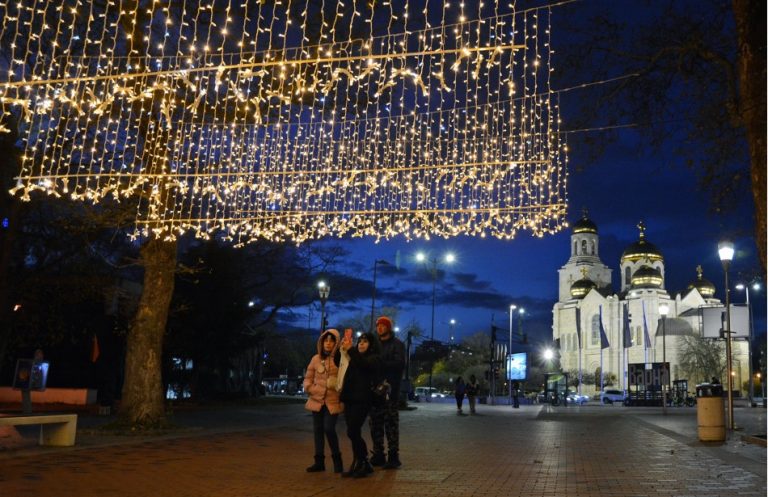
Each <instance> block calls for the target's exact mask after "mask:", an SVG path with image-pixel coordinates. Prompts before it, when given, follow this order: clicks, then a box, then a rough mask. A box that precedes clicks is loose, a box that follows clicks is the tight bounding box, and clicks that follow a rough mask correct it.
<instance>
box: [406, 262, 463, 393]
mask: <svg viewBox="0 0 768 497" xmlns="http://www.w3.org/2000/svg"><path fill="white" fill-rule="evenodd" d="M416 260H417V261H419V262H423V263H424V264H425V266H426V263H427V261H429V262H431V263H432V265H431V267H429V268H428V270H429V272H430V274H431V275H432V326H431V328H430V330H431V331H430V333H429V340H430V342H431V343H430V345H431V348H432V353H433V354H434V347H435V288H436V285H437V257H433V258H432V259H428V258H427V256H426V254H424V252H419V253H417V254H416ZM444 260H445V262H446V263H447V264H451V263H453V261H455V260H456V258H455V257H454V255H453V254H451V253H450V252H449V253H447V254H445V258H444ZM434 363H435V358H434V357H432V358H431V360H430V361H429V394H428V395H427V399H429V398H430V396H431V395H432V369H433V367H434Z"/></svg>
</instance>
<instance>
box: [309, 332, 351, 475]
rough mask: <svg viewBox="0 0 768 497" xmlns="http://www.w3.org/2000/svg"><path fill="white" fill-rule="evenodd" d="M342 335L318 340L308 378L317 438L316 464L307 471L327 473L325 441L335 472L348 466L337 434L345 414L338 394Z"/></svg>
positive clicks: (321, 335)
mask: <svg viewBox="0 0 768 497" xmlns="http://www.w3.org/2000/svg"><path fill="white" fill-rule="evenodd" d="M339 345H340V340H339V332H338V331H337V330H335V329H333V328H331V329H328V330H325V331H324V332H323V333H321V334H320V338H318V340H317V354H315V355H314V356H312V359H311V360H310V361H309V365H308V366H307V372H306V374H305V375H304V391H305V392H307V394H308V396H309V398H308V399H307V403H306V404H305V406H304V407H305V408H306V409H308V410H309V411H312V431H313V433H314V437H315V463H314V464H313V465H312V466H310V467H308V468H307V471H308V472H310V473H314V472H317V471H325V440H328V448H329V449H330V450H331V458H332V459H333V471H334V472H335V473H341V472H342V471H343V470H344V465H343V463H342V460H341V451H340V450H339V437H338V435H336V420H337V419H338V417H339V414H340V413H341V412H342V411H344V405H343V404H342V403H341V400H340V396H339V392H338V374H339V362H338V358H337V351H338V349H339Z"/></svg>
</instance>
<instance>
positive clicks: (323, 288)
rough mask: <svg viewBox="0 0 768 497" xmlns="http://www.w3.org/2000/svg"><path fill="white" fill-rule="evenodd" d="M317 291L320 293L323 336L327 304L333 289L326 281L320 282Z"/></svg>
mask: <svg viewBox="0 0 768 497" xmlns="http://www.w3.org/2000/svg"><path fill="white" fill-rule="evenodd" d="M317 290H318V292H319V293H320V334H322V333H323V331H325V330H324V328H325V303H326V302H327V301H328V295H330V293H331V287H330V285H327V284H326V283H325V281H318V282H317Z"/></svg>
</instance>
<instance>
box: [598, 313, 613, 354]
mask: <svg viewBox="0 0 768 497" xmlns="http://www.w3.org/2000/svg"><path fill="white" fill-rule="evenodd" d="M599 324H600V349H601V350H602V349H607V348H608V347H610V346H611V344H610V343H608V335H606V334H605V327H604V326H603V306H600V323H599Z"/></svg>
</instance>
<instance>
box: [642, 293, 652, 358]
mask: <svg viewBox="0 0 768 497" xmlns="http://www.w3.org/2000/svg"><path fill="white" fill-rule="evenodd" d="M643 334H644V335H645V348H646V349H650V348H651V335H649V334H648V320H647V319H646V317H645V302H643Z"/></svg>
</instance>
